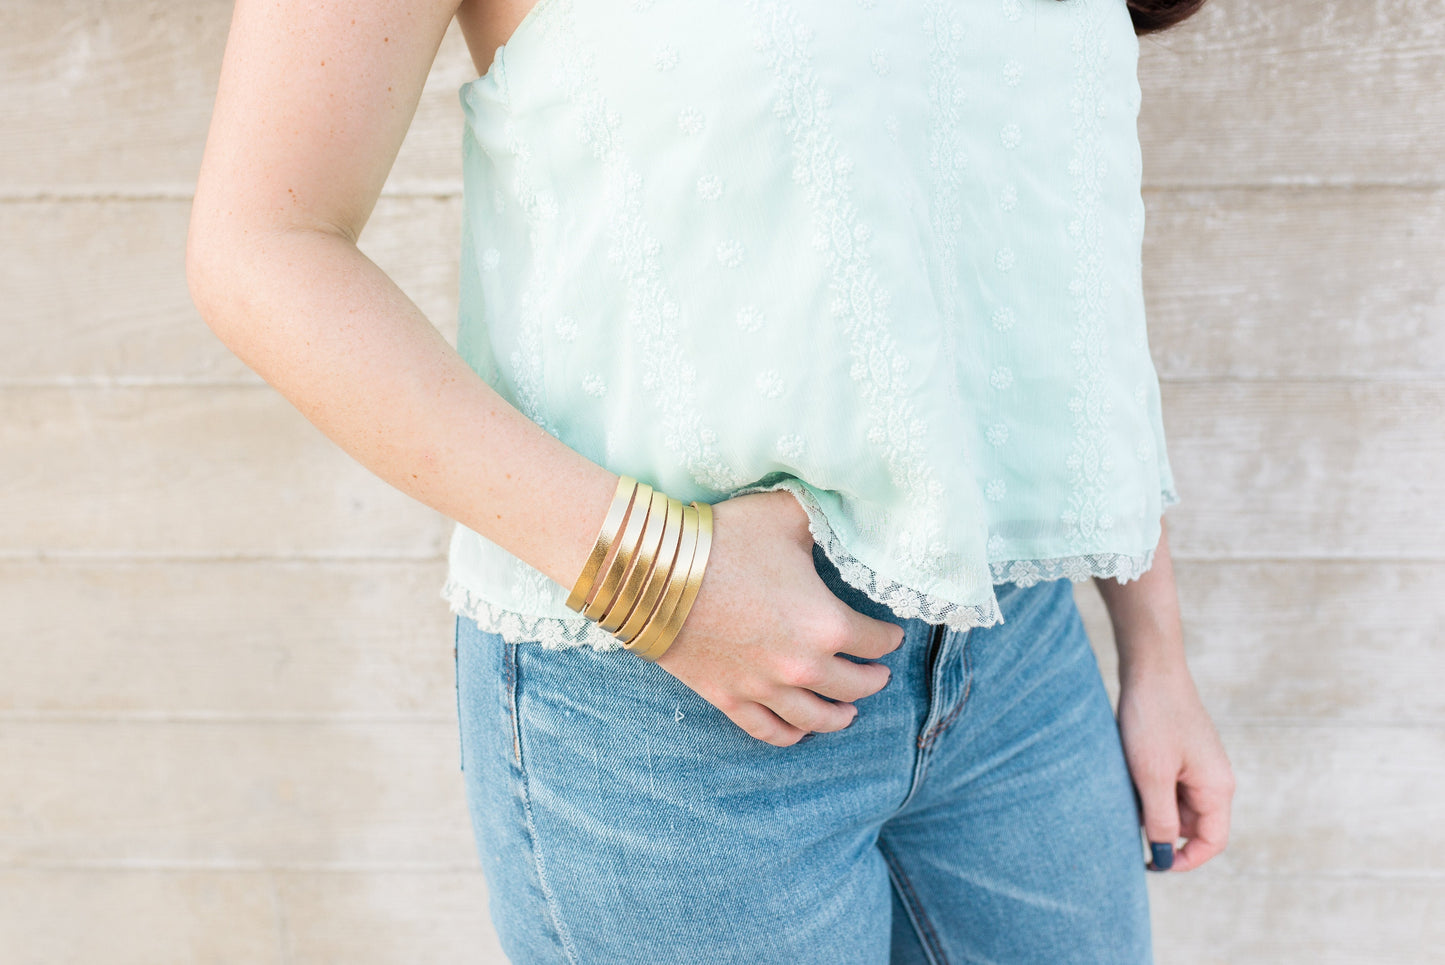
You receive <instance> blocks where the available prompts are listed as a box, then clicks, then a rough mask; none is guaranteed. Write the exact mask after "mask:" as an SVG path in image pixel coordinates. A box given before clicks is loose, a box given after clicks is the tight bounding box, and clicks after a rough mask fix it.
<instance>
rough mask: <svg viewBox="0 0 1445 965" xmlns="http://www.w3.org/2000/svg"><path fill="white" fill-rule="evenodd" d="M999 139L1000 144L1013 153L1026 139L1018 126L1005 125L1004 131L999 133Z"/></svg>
mask: <svg viewBox="0 0 1445 965" xmlns="http://www.w3.org/2000/svg"><path fill="white" fill-rule="evenodd" d="M998 139H999V143H1001V144H1002V145H1003V146H1004V147H1006V148H1008V149H1009V150H1010V151H1012V150H1013V149H1014V148H1016V147H1018V146H1019V142H1020V141H1022V140H1023V139H1024V135H1023V131H1021V130H1020V129H1019V126H1018V125H1017V124H1005V125H1004V126H1003V130H1001V131H999V132H998Z"/></svg>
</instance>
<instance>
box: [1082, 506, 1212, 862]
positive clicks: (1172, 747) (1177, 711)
mask: <svg viewBox="0 0 1445 965" xmlns="http://www.w3.org/2000/svg"><path fill="white" fill-rule="evenodd" d="M1095 584H1096V585H1097V586H1098V588H1099V594H1100V596H1102V597H1103V598H1104V604H1105V606H1107V607H1108V609H1109V619H1110V622H1112V623H1113V625H1114V643H1115V645H1116V646H1117V647H1118V650H1119V709H1118V714H1119V737H1120V739H1121V740H1122V741H1123V744H1124V758H1125V760H1126V761H1127V762H1128V765H1129V775H1130V777H1131V778H1132V779H1133V781H1134V787H1135V789H1136V790H1137V792H1138V794H1139V804H1140V809H1141V810H1142V811H1143V823H1144V833H1145V835H1146V836H1147V837H1148V839H1149V843H1150V846H1151V849H1152V850H1153V851H1154V854H1155V855H1156V858H1155V861H1154V862H1153V863H1152V864H1151V865H1150V867H1151V868H1152V869H1153V870H1156V871H1169V870H1173V871H1188V870H1189V869H1191V868H1197V867H1199V866H1200V865H1201V864H1203V863H1204V862H1205V861H1208V860H1209V859H1210V858H1212V857H1213V856H1214V855H1216V854H1218V853H1219V852H1221V851H1223V850H1224V845H1225V843H1226V842H1227V841H1228V840H1229V805H1230V801H1231V799H1232V798H1233V797H1234V773H1233V771H1232V770H1231V768H1230V765H1229V758H1228V756H1227V755H1226V754H1225V752H1224V745H1223V743H1222V742H1221V741H1220V739H1219V732H1218V731H1216V730H1215V728H1214V722H1213V721H1211V720H1210V719H1209V714H1208V712H1206V711H1205V709H1204V704H1203V702H1202V701H1201V700H1200V698H1199V691H1198V689H1197V688H1196V687H1195V685H1194V678H1193V677H1192V676H1190V674H1189V666H1188V664H1187V663H1186V662H1185V659H1184V629H1183V625H1182V621H1181V620H1180V616H1179V594H1178V591H1177V588H1176V587H1175V584H1174V563H1173V560H1172V559H1171V557H1170V554H1169V537H1168V532H1167V530H1165V529H1164V528H1163V527H1162V525H1161V530H1160V534H1159V545H1158V546H1157V547H1156V548H1155V550H1154V564H1153V565H1152V566H1151V567H1150V568H1149V571H1148V572H1146V573H1145V574H1144V575H1143V576H1141V577H1140V578H1139V579H1137V580H1134V581H1133V582H1131V583H1118V582H1116V581H1114V580H1105V579H1100V580H1096V581H1095ZM1181 835H1183V836H1184V837H1187V838H1188V839H1189V840H1188V842H1186V843H1185V845H1184V847H1183V848H1182V849H1180V851H1179V854H1178V855H1177V856H1176V855H1175V854H1174V853H1173V849H1174V842H1175V840H1176V839H1178V838H1179V837H1180V836H1181Z"/></svg>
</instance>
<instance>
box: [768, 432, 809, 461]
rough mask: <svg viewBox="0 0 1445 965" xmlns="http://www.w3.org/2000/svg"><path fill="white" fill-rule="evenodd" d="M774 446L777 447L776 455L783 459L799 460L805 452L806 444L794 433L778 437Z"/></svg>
mask: <svg viewBox="0 0 1445 965" xmlns="http://www.w3.org/2000/svg"><path fill="white" fill-rule="evenodd" d="M775 446H776V447H777V450H778V454H779V455H781V456H782V457H783V458H784V459H801V458H802V457H803V453H804V452H806V451H807V444H806V443H805V442H804V440H803V437H802V436H800V435H798V434H797V433H796V432H789V433H787V434H786V435H781V436H778V441H777V442H776V443H775Z"/></svg>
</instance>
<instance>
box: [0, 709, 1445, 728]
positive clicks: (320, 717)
mask: <svg viewBox="0 0 1445 965" xmlns="http://www.w3.org/2000/svg"><path fill="white" fill-rule="evenodd" d="M0 722H3V723H6V724H11V725H21V726H23V725H37V726H50V725H54V724H105V725H107V726H110V725H115V724H163V725H170V724H207V725H214V724H222V725H225V724H268V725H270V724H281V725H288V726H289V725H301V726H312V727H333V726H336V725H338V724H388V725H389V724H407V725H424V726H428V727H431V726H446V727H452V726H455V724H456V718H455V717H454V716H452V715H436V714H416V715H411V716H402V715H394V716H386V715H349V714H337V715H335V716H328V715H326V714H294V715H293V714H244V713H235V714H207V713H193V712H187V711H179V712H172V713H166V712H163V711H156V712H150V713H147V712H140V713H135V714H129V713H114V712H109V713H108V712H101V711H96V712H85V711H49V710H33V711H32V710H6V711H0ZM1214 722H1215V724H1216V725H1217V726H1219V727H1221V728H1230V727H1238V728H1269V727H1279V728H1289V729H1294V730H1338V729H1347V730H1352V731H1353V730H1358V729H1360V728H1361V727H1373V728H1378V729H1391V730H1421V731H1429V730H1441V729H1445V718H1413V719H1411V718H1401V719H1397V720H1379V719H1374V718H1361V717H1343V716H1339V715H1333V716H1321V717H1270V716H1254V717H1236V716H1231V715H1228V714H1215V715H1214Z"/></svg>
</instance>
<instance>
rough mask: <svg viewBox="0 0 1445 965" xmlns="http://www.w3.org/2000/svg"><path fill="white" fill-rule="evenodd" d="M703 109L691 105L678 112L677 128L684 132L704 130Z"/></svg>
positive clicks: (690, 132) (694, 132) (696, 132)
mask: <svg viewBox="0 0 1445 965" xmlns="http://www.w3.org/2000/svg"><path fill="white" fill-rule="evenodd" d="M703 124H704V118H703V116H702V111H700V110H698V109H697V108H696V107H692V106H691V105H689V106H687V107H684V108H683V109H682V110H680V111H678V112H677V128H678V130H680V131H682V133H684V134H698V133H700V132H701V131H702V128H703Z"/></svg>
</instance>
